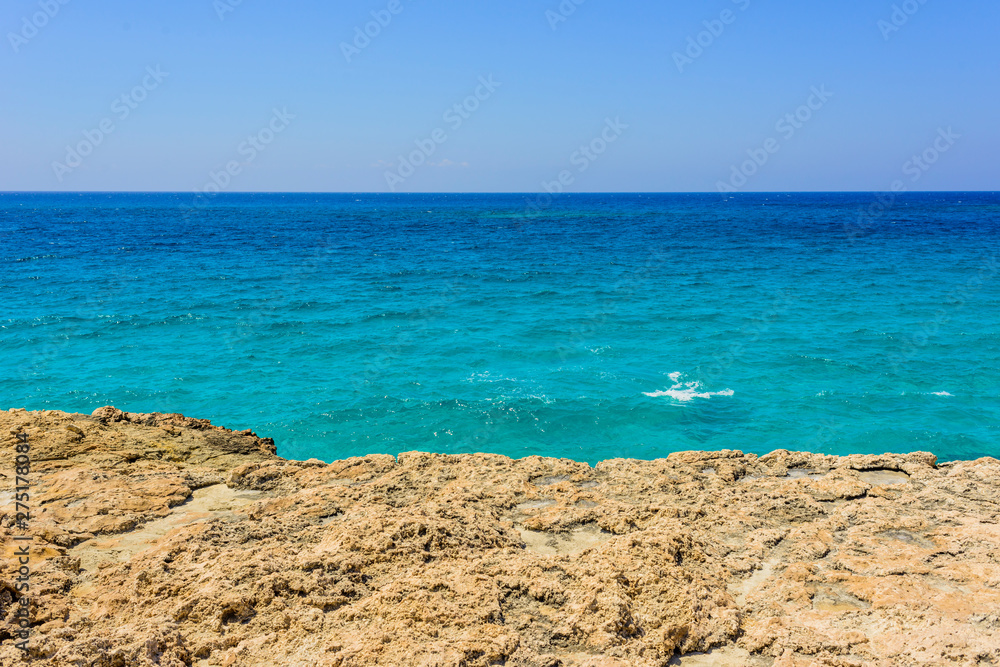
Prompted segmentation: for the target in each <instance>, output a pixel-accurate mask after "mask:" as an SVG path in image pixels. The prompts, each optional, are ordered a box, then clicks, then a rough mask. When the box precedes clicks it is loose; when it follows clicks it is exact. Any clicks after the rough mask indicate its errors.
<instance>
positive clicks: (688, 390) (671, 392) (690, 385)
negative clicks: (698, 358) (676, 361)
mask: <svg viewBox="0 0 1000 667" xmlns="http://www.w3.org/2000/svg"><path fill="white" fill-rule="evenodd" d="M682 375H683V373H671V374H670V376H669V377H670V381H671V382H673V383H674V386H673V387H671V388H670V389H667V390H665V391H652V392H644V394H645V395H646V396H649V397H650V398H661V397H663V396H669V397H670V398H672V399H674V400H675V401H680V402H682V403H687V402H688V401H692V400H694V399H696V398H712V397H713V396H732V395H734V394H735V393H736V392H734V391H733V390H732V389H723V390H722V391H702V386H701V383H700V382H682V381H681V376H682Z"/></svg>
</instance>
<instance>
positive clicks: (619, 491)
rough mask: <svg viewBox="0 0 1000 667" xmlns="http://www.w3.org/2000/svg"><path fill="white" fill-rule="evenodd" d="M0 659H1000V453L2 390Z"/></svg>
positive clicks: (121, 662) (455, 662)
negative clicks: (573, 440) (309, 457)
mask: <svg viewBox="0 0 1000 667" xmlns="http://www.w3.org/2000/svg"><path fill="white" fill-rule="evenodd" d="M0 436H2V438H0V439H2V441H3V444H2V451H0V492H2V495H0V617H2V619H3V621H2V624H0V665H5V666H6V665H11V666H13V665H18V664H22V662H23V661H24V660H25V659H26V658H25V656H24V655H22V651H21V650H19V649H18V648H17V647H16V643H17V642H18V641H19V639H18V637H17V633H18V632H19V631H20V628H19V626H18V617H17V612H18V610H19V608H21V603H20V598H21V597H22V595H23V593H22V592H19V591H18V589H17V585H16V584H17V578H18V576H19V575H18V568H19V567H20V565H19V564H18V556H17V553H18V550H19V549H20V548H21V545H23V544H24V542H21V541H16V540H15V539H14V537H15V536H19V535H23V534H24V533H23V531H21V530H19V529H18V528H17V526H16V524H15V520H16V511H17V507H16V505H15V500H14V487H15V484H16V462H15V456H16V447H17V444H18V442H20V441H22V440H23V439H24V438H25V437H26V438H27V440H28V443H29V444H30V447H31V450H30V457H31V471H30V474H29V475H28V480H29V481H30V484H31V492H30V500H29V501H28V503H27V504H28V505H29V506H30V507H31V512H30V520H29V534H30V535H32V536H33V538H34V539H33V542H32V543H31V544H32V547H31V555H30V594H29V595H30V600H31V602H30V605H29V609H30V630H31V639H30V641H29V644H28V646H29V656H28V657H29V658H30V659H31V660H32V663H31V664H39V665H59V666H63V665H65V666H70V665H72V666H74V667H76V666H80V667H83V666H100V667H132V666H146V665H162V666H165V667H166V666H169V667H175V666H181V665H222V666H226V667H229V666H235V667H241V666H250V665H301V666H303V667H304V666H306V665H309V666H312V665H321V666H343V667H350V666H362V665H364V666H367V665H388V666H409V665H414V666H418V665H419V666H426V667H431V666H438V667H449V666H455V667H457V666H466V667H486V666H488V665H507V666H515V665H517V666H522V665H523V666H532V667H556V666H561V667H570V666H579V667H584V666H588V667H619V666H620V667H626V666H630V667H632V666H636V667H644V666H654V665H687V666H688V667H697V666H700V665H705V666H707V665H721V666H761V667H763V666H768V667H772V666H773V667H793V666H798V667H806V666H812V665H824V666H826V665H829V666H837V667H848V666H861V665H899V666H906V667H911V666H914V665H945V664H947V665H967V666H985V665H1000V524H998V519H1000V461H997V460H996V459H982V460H979V461H971V462H960V463H949V464H938V463H937V462H936V460H935V458H934V456H932V455H930V454H921V453H916V454H908V455H884V456H849V457H834V456H822V455H816V454H802V453H794V452H789V451H778V452H774V453H772V454H769V455H767V456H764V457H759V458H758V457H756V456H753V455H747V454H742V453H740V452H714V453H681V454H675V455H672V456H670V457H669V458H667V459H665V460H659V461H648V462H643V461H632V460H613V461H605V462H602V463H601V464H599V465H598V466H596V467H593V468H592V467H590V466H588V465H586V464H583V463H577V462H574V461H569V460H555V459H543V458H537V457H532V458H527V459H523V460H519V461H514V460H511V459H507V458H504V457H502V456H494V455H487V454H474V455H461V456H441V455H430V454H419V453H411V454H402V455H400V456H399V457H398V458H394V457H392V456H369V457H366V458H358V459H350V460H346V461H338V462H336V463H333V464H330V465H327V464H325V463H322V462H320V461H304V462H303V461H288V460H284V459H282V458H279V457H278V456H276V455H275V446H274V442H273V441H271V440H269V439H262V438H259V437H257V436H256V435H255V434H253V433H252V432H250V431H242V432H234V431H230V430H227V429H223V428H219V427H215V426H212V425H211V424H210V423H208V422H207V421H204V420H198V419H190V418H186V417H183V416H181V415H161V414H151V415H140V414H129V413H124V412H121V411H119V410H116V409H114V408H110V407H109V408H101V409H99V410H97V411H96V412H95V413H94V414H93V415H82V414H67V413H63V412H55V411H43V412H25V411H17V410H12V411H5V412H4V411H0Z"/></svg>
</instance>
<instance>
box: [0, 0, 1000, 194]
mask: <svg viewBox="0 0 1000 667" xmlns="http://www.w3.org/2000/svg"><path fill="white" fill-rule="evenodd" d="M64 1H65V0H64ZM237 1H238V0H217V1H215V2H213V0H171V2H136V1H135V0H130V1H128V2H126V1H125V0H99V1H98V2H87V1H85V0H68V2H66V4H60V2H59V0H41V1H40V0H7V2H5V3H4V4H3V8H2V9H0V29H2V34H3V42H2V44H0V100H2V110H3V111H2V118H3V121H4V122H3V123H0V146H2V150H0V190H7V191H9V190H171V191H173V190H176V191H191V190H195V189H200V188H202V187H204V186H205V185H206V183H208V182H210V174H212V173H213V172H214V173H218V172H219V171H220V170H222V169H225V167H226V165H227V164H228V163H233V164H232V165H231V166H233V169H234V172H236V174H235V175H233V176H230V177H229V180H228V183H226V184H225V188H224V189H227V190H230V191H317V192H326V191H331V192H337V191H351V192H354V191H388V190H389V185H388V183H387V178H386V172H387V170H389V169H393V170H397V173H398V169H399V167H400V163H399V156H400V155H408V154H409V153H411V152H412V151H414V150H417V147H416V145H415V143H414V142H415V141H418V140H423V141H424V145H425V146H428V145H429V144H427V141H428V140H430V141H431V142H433V139H429V138H430V137H432V134H433V133H434V131H435V130H437V129H439V128H440V130H442V131H443V135H444V136H445V137H446V139H445V140H444V141H443V142H441V143H440V144H437V143H435V144H434V146H435V150H434V154H433V155H431V156H430V158H427V159H426V162H427V163H426V164H422V165H420V166H419V167H417V168H416V169H415V170H414V171H413V174H412V175H409V176H407V177H406V178H405V179H403V182H402V183H396V184H395V187H396V188H397V189H398V190H399V191H414V192H427V191H445V192H459V191H472V192H489V191H517V192H521V191H524V192H536V191H539V190H540V189H541V188H542V183H543V181H549V182H551V181H554V180H556V179H558V178H559V175H560V173H561V172H568V174H569V175H570V178H568V179H567V181H570V184H569V185H568V186H567V189H568V190H573V191H714V190H716V188H717V186H718V183H719V181H730V179H731V177H732V168H733V166H737V167H738V166H739V165H741V164H743V163H744V162H745V161H746V160H748V159H750V157H749V155H750V154H748V151H752V152H756V155H757V156H758V158H760V157H762V155H764V154H765V153H766V151H764V153H761V151H762V150H763V147H764V146H765V142H766V141H767V140H768V139H773V140H774V142H772V143H771V144H770V146H771V148H772V149H774V148H775V147H777V150H776V152H773V153H769V154H767V161H766V163H765V164H763V165H762V166H759V167H758V168H757V169H752V168H748V171H751V172H754V173H753V174H752V176H750V177H749V178H747V181H746V183H745V184H743V185H741V186H740V188H741V189H743V190H746V191H755V190H762V191H775V190H780V191H787V190H886V189H888V188H889V187H890V184H891V183H893V182H894V181H896V180H903V181H905V182H906V185H907V188H908V189H914V190H997V189H1000V184H998V180H1000V179H998V175H1000V166H998V162H997V160H998V158H997V156H998V155H1000V122H998V118H1000V85H998V84H1000V39H998V37H1000V3H997V2H996V0H967V1H966V2H945V1H944V0H925V1H924V2H920V0H908V3H904V2H901V1H900V0H895V3H894V0H837V2H802V1H801V0H796V1H793V0H771V1H770V2H764V1H763V0H711V1H709V2H654V1H653V0H624V1H621V0H618V1H615V2H611V1H610V0H585V1H584V2H582V4H580V5H575V3H573V2H572V0H566V2H565V3H564V6H567V7H568V6H572V7H574V8H575V11H574V12H573V13H572V14H571V15H569V16H568V17H566V20H565V21H559V22H555V19H554V18H553V14H549V15H547V14H546V12H547V11H548V12H555V13H556V14H558V12H559V7H560V1H559V0H503V1H493V2H485V1H476V0H473V1H471V2H455V1H452V2H444V1H443V0H398V2H399V5H398V6H396V7H394V8H395V9H397V10H398V13H396V14H391V13H390V14H388V15H389V16H391V22H389V23H388V25H386V26H385V27H381V28H380V33H379V34H378V35H377V36H376V37H374V38H372V39H371V41H370V43H369V44H368V45H367V46H365V47H364V48H363V49H359V51H360V52H359V53H352V54H351V59H350V62H348V58H347V57H345V55H344V53H343V48H342V43H345V42H346V43H351V42H353V41H354V39H355V35H356V32H355V29H356V28H358V27H360V28H362V29H363V28H364V26H365V24H366V23H367V22H369V21H372V20H373V19H372V15H371V12H373V11H374V12H376V13H378V12H380V11H382V10H385V11H386V12H388V9H387V8H389V7H390V5H392V4H393V3H392V1H391V0H357V1H353V2H329V0H323V1H321V0H286V1H284V2H275V1H274V0H271V1H265V0H242V2H239V3H238V4H237ZM894 4H896V6H897V7H900V11H902V5H904V4H907V5H908V6H907V8H908V9H910V10H911V11H912V10H915V11H914V12H913V13H912V15H905V14H899V13H898V12H897V16H896V19H897V23H899V24H901V25H899V26H898V27H899V29H898V30H893V31H892V32H888V29H887V28H886V26H887V25H888V26H892V27H894V28H895V27H897V26H895V25H893V24H892V23H891V21H892V18H893V13H894V9H893V6H894ZM46 6H47V7H48V11H49V13H50V14H53V16H51V18H49V17H48V16H42V15H40V14H38V13H39V12H43V11H44V7H46ZM227 9H231V10H232V11H225V10H227ZM726 10H729V11H730V12H731V14H725V15H723V12H724V11H726ZM220 15H221V16H222V17H223V18H221V19H220ZM904 15H905V16H906V22H905V23H902V21H901V17H902V16H904ZM385 17H386V14H385V13H383V14H382V18H383V20H384V19H385ZM720 17H724V18H726V19H728V20H729V21H730V22H729V23H728V24H723V23H721V21H720V22H719V23H712V22H713V21H715V20H716V19H720ZM25 19H27V20H28V22H29V23H32V22H34V23H36V24H42V27H40V28H37V30H32V27H36V26H30V27H28V28H26V27H25V23H24V22H25ZM705 21H709V22H710V26H711V27H713V28H714V29H715V30H716V32H720V33H721V34H718V35H711V34H710V33H707V32H706V33H705V34H703V35H701V39H702V42H703V43H705V44H707V46H705V47H704V48H703V51H702V52H701V53H700V54H698V51H697V49H692V51H691V53H692V54H696V55H697V57H696V58H692V59H691V62H682V63H681V64H682V66H683V71H680V68H679V67H678V65H677V62H676V58H675V55H674V54H675V53H677V52H681V53H683V52H684V51H685V50H686V49H687V48H688V46H689V41H688V40H689V38H691V39H695V40H697V39H698V36H699V33H700V32H702V31H705V30H707V28H706V27H705V25H704V23H703V22H705ZM880 21H884V22H885V23H883V24H882V27H881V28H880V26H879V22H880ZM553 25H555V28H554V29H553ZM720 25H721V26H722V28H723V29H722V30H721V31H720V30H719V27H720ZM371 30H372V32H374V29H373V28H371ZM12 35H13V36H12ZM26 35H27V37H26ZM886 36H888V39H887V38H886ZM359 44H362V45H363V44H364V42H363V41H362V42H359ZM157 67H159V68H160V70H161V71H162V72H165V73H167V74H168V76H166V78H165V79H163V80H162V82H160V83H157V81H156V79H155V78H152V77H150V76H149V75H148V74H147V68H153V70H155V69H156V68H157ZM491 75H492V77H493V80H494V81H496V82H498V83H499V84H500V85H499V87H498V88H496V89H495V90H494V91H493V92H492V93H488V91H487V89H486V88H479V93H480V95H481V96H482V97H484V98H486V99H484V100H482V101H478V100H477V101H476V103H477V104H478V108H477V109H476V110H475V111H474V112H471V113H465V115H467V116H468V118H462V122H461V125H460V126H457V127H456V126H455V118H456V116H455V115H452V116H450V122H449V121H446V119H445V117H444V114H445V112H446V111H447V110H448V109H449V108H452V107H453V106H454V105H455V104H460V103H462V102H463V100H465V99H466V98H467V97H468V96H470V95H473V94H475V92H476V91H477V86H480V84H479V83H478V80H479V78H480V77H484V78H487V79H488V77H490V76H491ZM144 83H145V84H146V85H147V88H149V89H148V90H139V92H138V95H137V97H144V98H145V99H143V100H142V101H141V102H136V100H135V99H134V98H132V99H127V100H126V102H129V103H130V104H129V106H134V107H135V108H134V109H131V108H129V109H128V111H129V115H128V116H127V117H124V118H123V117H122V115H123V113H124V112H123V109H124V108H125V106H124V104H125V103H123V102H121V100H120V99H119V98H120V97H121V96H122V95H123V94H125V95H128V96H131V95H132V93H131V92H130V91H132V90H133V89H135V88H136V86H140V87H141V86H142V85H143V84H144ZM814 86H815V87H817V88H818V87H820V86H825V87H826V90H828V91H829V92H831V93H832V94H833V96H832V97H831V98H829V99H828V100H827V101H826V102H825V103H821V102H820V101H819V99H818V98H813V100H812V102H813V105H814V106H815V107H818V108H817V109H815V110H812V111H810V112H808V113H807V112H803V111H801V110H800V113H802V115H803V116H811V117H810V118H809V120H808V121H806V122H804V123H797V124H799V125H800V127H797V128H793V129H794V133H790V131H789V130H788V127H789V126H788V125H785V126H784V128H783V129H782V130H781V131H779V130H778V129H777V125H776V124H777V122H778V121H779V120H780V119H781V118H783V117H784V116H785V115H786V114H788V113H794V112H796V110H797V109H799V107H800V106H801V105H803V104H805V103H806V102H807V101H808V100H809V97H810V94H811V93H810V90H811V89H812V88H813V87H814ZM116 99H119V102H118V103H116V102H115V100H116ZM471 106H473V107H474V106H476V104H472V105H471ZM275 109H278V110H279V111H282V110H285V109H287V112H288V113H290V114H292V115H294V119H290V120H288V121H284V120H278V121H276V123H275V125H274V127H277V128H282V129H281V131H280V132H279V133H277V134H275V135H274V136H273V141H271V143H269V144H266V145H264V144H261V148H262V150H259V151H258V150H257V149H256V148H253V147H251V146H249V145H248V144H245V143H244V142H246V140H247V137H248V136H251V135H258V136H259V133H260V131H261V130H264V129H265V128H267V127H268V125H269V124H271V123H272V120H273V116H274V110H275ZM609 118H610V119H612V120H614V119H620V121H621V123H623V124H625V125H627V126H628V127H627V128H618V129H617V130H614V131H606V130H605V128H606V127H607V125H606V119H609ZM102 122H103V123H105V127H108V123H110V124H111V125H112V126H113V128H114V129H113V132H112V133H111V134H109V135H107V136H106V137H104V138H103V140H101V142H100V144H99V145H96V146H94V147H93V151H92V152H90V154H89V155H87V156H85V157H81V159H80V160H79V164H78V165H77V166H75V167H73V168H71V169H69V170H59V169H57V168H54V166H53V163H55V162H58V163H67V160H69V161H70V162H72V161H73V158H68V157H67V146H78V145H79V144H80V142H86V141H88V140H87V139H86V137H85V134H84V133H85V132H90V136H91V138H94V137H96V136H97V135H96V134H94V130H95V129H97V130H98V131H99V128H100V127H101V124H102ZM286 122H287V126H285V123H286ZM948 128H951V132H952V138H951V139H949V140H948V141H944V140H941V141H938V148H944V147H947V151H946V152H939V153H938V154H937V155H935V153H934V152H932V153H931V154H930V157H936V161H935V163H934V164H933V165H925V166H926V167H927V168H926V169H924V168H923V167H917V168H916V171H914V166H913V164H909V165H908V164H907V163H908V161H909V160H910V159H911V158H912V157H913V156H914V155H919V154H921V153H923V152H924V151H925V150H928V149H931V148H932V147H933V146H934V144H935V141H936V140H937V139H938V138H939V137H940V136H941V135H940V134H939V130H942V129H943V130H945V131H947V129H948ZM602 132H603V133H604V134H605V135H606V137H614V138H615V141H614V142H613V143H610V144H608V145H607V147H606V150H605V151H604V152H603V154H601V155H596V154H592V155H593V158H594V159H591V158H590V157H582V155H583V154H580V153H576V152H577V151H578V150H579V148H580V147H581V146H582V145H587V144H590V143H591V142H592V141H593V140H595V139H597V138H599V137H601V135H602ZM618 132H620V135H619V134H618ZM789 135H790V136H789ZM955 135H958V137H957V138H956V137H955ZM437 136H438V138H439V139H440V138H441V137H442V134H441V133H439V134H438V135H437ZM270 138H271V137H270V136H268V133H267V132H265V133H264V135H263V139H270ZM602 141H603V140H602ZM258 143H259V142H258ZM601 143H602V142H601V141H598V142H596V144H595V147H596V148H601V147H602V145H601ZM84 150H85V151H86V150H87V147H86V146H84ZM574 154H575V155H574ZM250 157H252V158H253V159H252V160H251V159H249V158H250ZM422 161H423V160H422ZM67 164H68V163H67ZM583 166H586V167H587V168H586V169H585V170H583V171H581V168H582V167H583ZM752 166H753V165H748V167H752ZM907 167H909V171H907ZM56 171H61V174H60V175H61V177H62V181H60V180H59V178H58V177H57V174H56ZM404 171H405V170H404ZM916 173H919V174H920V176H919V178H918V179H917V180H913V176H912V175H911V174H916ZM221 180H223V181H225V180H226V178H225V177H222V178H221ZM738 181H739V179H738V178H737V182H738Z"/></svg>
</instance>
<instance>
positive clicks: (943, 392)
mask: <svg viewBox="0 0 1000 667" xmlns="http://www.w3.org/2000/svg"><path fill="white" fill-rule="evenodd" d="M931 393H932V394H934V395H935V396H954V394H949V393H948V392H946V391H934V392H931Z"/></svg>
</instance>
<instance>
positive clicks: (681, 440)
mask: <svg viewBox="0 0 1000 667" xmlns="http://www.w3.org/2000/svg"><path fill="white" fill-rule="evenodd" d="M882 198H883V200H884V196H882ZM878 202H879V196H878V195H874V194H806V195H803V194H787V195H784V194H782V195H775V194H771V195H763V194H762V195H751V194H746V195H739V196H735V197H733V198H731V199H723V198H721V197H719V196H718V195H572V196H562V197H560V198H557V199H555V200H552V201H547V200H546V199H542V198H539V197H538V196H536V195H530V196H524V195H476V196H471V195H392V196H389V195H238V194H233V195H221V196H219V197H217V198H216V199H215V200H213V201H211V202H199V201H192V199H191V195H190V194H188V195H180V194H0V239H2V248H0V268H2V271H3V274H2V276H3V277H2V278H0V298H2V303H3V312H2V314H0V355H2V359H3V362H2V367H3V379H2V382H0V407H26V408H29V409H45V408H52V409H62V410H70V411H82V412H90V411H92V410H94V409H95V408H97V407H99V406H102V405H115V406H117V407H119V408H122V409H125V410H129V411H136V412H151V411H160V412H182V413H184V414H187V415H191V416H196V417H204V418H209V419H212V420H213V421H214V422H216V423H218V424H222V425H226V426H228V427H230V428H238V429H242V428H252V429H254V430H255V431H256V432H257V433H258V434H260V435H265V436H270V437H273V438H275V440H276V441H277V443H278V448H279V453H280V454H282V455H284V456H288V457H293V458H308V457H317V458H321V459H325V460H334V459H338V458H343V457H347V456H354V455H363V454H367V453H372V452H386V453H392V454H395V453H398V452H400V451H407V450H424V451H435V452H447V453H457V452H473V451H489V452H497V453H501V454H506V455H509V456H513V457H521V456H526V455H529V454H540V455H545V456H556V457H566V458H573V459H577V460H584V461H589V462H591V463H593V462H596V461H599V460H602V459H606V458H612V457H620V456H624V457H632V458H642V459H650V458H657V457H662V456H665V455H666V454H668V453H670V452H673V451H678V450H687V449H723V448H735V449H742V450H744V451H748V452H756V453H764V452H767V451H770V450H773V449H777V448H786V449H807V450H811V451H820V452H825V453H834V454H846V453H853V452H886V451H912V450H928V451H932V452H934V453H936V454H938V456H940V457H942V458H944V459H955V458H963V459H964V458H972V457H979V456H984V455H992V456H1000V308H998V302H1000V265H998V263H997V262H998V259H1000V252H998V241H1000V195H997V194H982V193H979V194H969V193H954V194H940V193H935V194H905V195H900V196H898V198H897V199H896V200H894V201H883V203H882V204H879V203H878ZM192 204H194V205H193V206H192ZM880 206H881V210H879V207H880ZM862 212H864V213H862ZM859 216H861V217H859Z"/></svg>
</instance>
